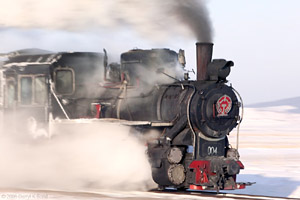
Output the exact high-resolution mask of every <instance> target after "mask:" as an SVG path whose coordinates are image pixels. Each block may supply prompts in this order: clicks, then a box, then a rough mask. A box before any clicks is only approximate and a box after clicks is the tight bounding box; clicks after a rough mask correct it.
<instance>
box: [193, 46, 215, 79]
mask: <svg viewBox="0 0 300 200" xmlns="http://www.w3.org/2000/svg"><path fill="white" fill-rule="evenodd" d="M213 45H214V44H213V43H202V42H197V43H196V48H197V81H204V80H207V79H208V76H207V65H208V63H210V62H211V58H212V51H213Z"/></svg>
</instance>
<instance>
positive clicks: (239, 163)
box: [236, 161, 245, 169]
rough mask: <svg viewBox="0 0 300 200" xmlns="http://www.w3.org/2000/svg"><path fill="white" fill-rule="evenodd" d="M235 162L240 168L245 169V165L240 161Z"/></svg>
mask: <svg viewBox="0 0 300 200" xmlns="http://www.w3.org/2000/svg"><path fill="white" fill-rule="evenodd" d="M236 163H237V164H238V165H239V166H240V168H241V169H245V167H244V165H243V163H242V162H241V161H236Z"/></svg>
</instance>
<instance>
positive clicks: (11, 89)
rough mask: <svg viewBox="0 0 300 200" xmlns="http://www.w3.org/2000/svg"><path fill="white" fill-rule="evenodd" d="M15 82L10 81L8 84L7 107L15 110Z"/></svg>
mask: <svg viewBox="0 0 300 200" xmlns="http://www.w3.org/2000/svg"><path fill="white" fill-rule="evenodd" d="M15 95H16V91H15V80H14V79H9V80H7V82H6V107H7V108H13V107H14V105H15Z"/></svg>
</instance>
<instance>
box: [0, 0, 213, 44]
mask: <svg viewBox="0 0 300 200" xmlns="http://www.w3.org/2000/svg"><path fill="white" fill-rule="evenodd" d="M0 26H2V27H17V28H39V29H59V30H68V31H91V30H101V29H102V30H104V29H106V30H107V29H111V31H113V30H117V29H118V28H122V29H124V28H125V29H133V30H135V31H137V32H138V33H140V34H141V35H142V36H144V37H146V38H150V39H155V40H157V39H158V38H160V39H166V38H168V37H170V35H171V34H172V35H174V34H175V35H179V36H184V37H185V36H187V37H191V36H193V37H196V39H197V40H198V41H201V42H211V40H212V36H211V35H212V30H211V26H210V20H209V16H208V12H207V10H206V7H205V2H204V0H184V1H182V0H164V1H161V0H151V1H141V0H111V1H106V0H77V1H73V0H51V1H40V0H11V1H6V2H5V3H2V4H1V7H0Z"/></svg>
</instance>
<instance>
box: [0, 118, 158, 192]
mask: <svg viewBox="0 0 300 200" xmlns="http://www.w3.org/2000/svg"><path fill="white" fill-rule="evenodd" d="M53 131H54V134H55V133H56V135H54V136H53V137H52V138H51V139H47V138H43V137H42V135H39V136H38V137H36V138H35V139H32V138H31V137H30V135H25V134H24V132H22V135H23V137H22V138H21V137H13V135H11V134H8V131H5V132H1V134H0V135H1V138H2V139H1V141H0V176H1V180H0V187H1V188H28V189H51V190H93V191H94V190H99V189H115V190H122V189H125V190H137V189H139V190H143V189H146V188H147V187H148V186H150V185H151V184H152V183H153V182H152V181H151V170H150V165H149V163H148V160H147V157H146V154H145V146H144V145H143V144H141V143H140V142H139V141H138V140H137V139H136V138H135V137H133V136H131V135H129V132H130V131H129V128H128V127H123V126H120V125H112V124H106V123H102V124H91V123H87V124H85V123H79V124H76V123H75V124H74V123H73V124H66V125H60V126H58V127H57V126H56V127H53ZM19 136H20V135H19ZM24 136H27V137H25V138H24ZM149 184H150V185H149ZM152 186H153V185H152ZM154 186H155V185H154Z"/></svg>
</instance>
